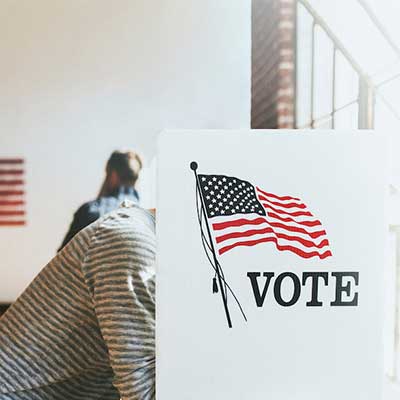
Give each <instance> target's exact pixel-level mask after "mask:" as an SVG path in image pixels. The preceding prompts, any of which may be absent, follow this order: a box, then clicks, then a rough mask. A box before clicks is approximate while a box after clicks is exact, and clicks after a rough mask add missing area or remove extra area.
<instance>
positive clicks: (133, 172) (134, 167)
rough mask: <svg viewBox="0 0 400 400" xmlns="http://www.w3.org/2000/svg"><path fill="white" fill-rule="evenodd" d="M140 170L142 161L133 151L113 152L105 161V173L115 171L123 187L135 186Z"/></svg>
mask: <svg viewBox="0 0 400 400" xmlns="http://www.w3.org/2000/svg"><path fill="white" fill-rule="evenodd" d="M141 169H142V159H141V157H140V156H139V154H138V153H136V152H134V151H125V152H123V151H114V152H113V153H112V154H111V156H110V158H109V159H108V161H107V166H106V172H107V174H109V173H110V172H111V171H115V172H116V173H117V175H118V177H119V179H120V180H121V183H122V184H123V185H129V186H135V184H136V181H137V180H138V178H139V173H140V170H141Z"/></svg>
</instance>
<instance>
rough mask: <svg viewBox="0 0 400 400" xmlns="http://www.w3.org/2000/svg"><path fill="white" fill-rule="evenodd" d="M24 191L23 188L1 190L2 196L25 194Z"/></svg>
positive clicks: (0, 194)
mask: <svg viewBox="0 0 400 400" xmlns="http://www.w3.org/2000/svg"><path fill="white" fill-rule="evenodd" d="M24 193H25V192H24V191H23V190H0V196H17V195H23V194H24Z"/></svg>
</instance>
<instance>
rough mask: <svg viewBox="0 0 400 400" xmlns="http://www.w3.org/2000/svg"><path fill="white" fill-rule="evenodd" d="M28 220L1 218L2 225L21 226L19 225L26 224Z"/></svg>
mask: <svg viewBox="0 0 400 400" xmlns="http://www.w3.org/2000/svg"><path fill="white" fill-rule="evenodd" d="M25 224H26V221H25V220H16V221H13V220H0V226H19V225H25Z"/></svg>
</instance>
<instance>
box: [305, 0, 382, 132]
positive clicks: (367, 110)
mask: <svg viewBox="0 0 400 400" xmlns="http://www.w3.org/2000/svg"><path fill="white" fill-rule="evenodd" d="M298 3H299V4H301V5H302V6H303V7H304V8H305V9H306V10H307V12H308V13H309V15H310V16H311V17H312V19H313V25H312V39H311V85H310V88H309V90H310V97H311V107H310V115H309V120H308V123H307V124H306V125H304V126H298V128H306V127H308V128H315V127H316V125H317V124H318V122H320V121H323V120H326V119H330V121H331V128H335V116H336V114H337V113H338V112H339V111H341V110H343V109H345V108H347V107H349V106H351V105H353V104H355V103H357V104H358V127H359V128H360V129H371V128H373V126H374V102H375V89H374V85H373V84H372V82H371V80H370V78H369V77H368V75H367V74H366V73H365V71H364V70H363V68H362V67H361V66H360V65H359V63H358V62H357V61H356V60H355V59H354V57H353V56H352V55H351V54H350V53H349V51H348V50H347V49H346V47H345V46H344V45H343V43H342V42H341V41H340V40H339V38H338V37H337V36H336V35H335V33H334V32H333V31H332V30H331V29H330V27H329V26H328V25H327V24H326V23H325V21H324V20H323V19H322V18H321V17H320V15H319V14H318V13H317V12H316V10H315V9H314V8H313V7H312V6H311V4H310V3H309V2H308V1H307V0H298ZM317 27H320V28H321V29H322V30H323V32H325V34H326V35H327V37H328V38H329V40H330V41H331V43H332V46H333V57H332V69H331V71H332V76H331V90H332V106H331V110H330V112H329V113H328V114H324V115H319V116H318V115H316V114H315V101H316V100H315V87H314V86H315V58H316V48H315V36H316V28H317ZM338 52H340V53H341V54H342V55H343V57H344V59H345V60H346V61H347V63H348V64H349V65H350V66H351V68H352V69H353V70H354V71H355V73H356V74H357V76H358V81H359V85H358V97H357V98H356V99H354V100H352V101H350V102H348V103H347V104H345V105H342V106H340V107H336V81H337V76H336V63H337V53H338Z"/></svg>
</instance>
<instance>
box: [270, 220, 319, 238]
mask: <svg viewBox="0 0 400 400" xmlns="http://www.w3.org/2000/svg"><path fill="white" fill-rule="evenodd" d="M269 224H270V225H271V226H273V227H274V228H282V229H286V230H288V231H290V232H298V233H304V234H305V235H308V236H310V237H311V238H313V239H317V238H319V237H320V236H322V235H326V232H325V231H324V230H322V231H315V232H309V231H307V230H306V229H303V228H298V227H296V226H291V225H285V224H281V223H280V222H270V223H269Z"/></svg>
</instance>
